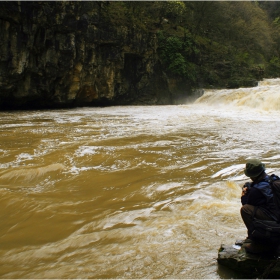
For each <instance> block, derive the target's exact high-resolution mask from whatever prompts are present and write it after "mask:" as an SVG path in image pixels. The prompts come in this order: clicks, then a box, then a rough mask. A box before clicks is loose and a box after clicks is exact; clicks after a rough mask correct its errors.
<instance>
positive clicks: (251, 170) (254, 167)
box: [244, 159, 265, 177]
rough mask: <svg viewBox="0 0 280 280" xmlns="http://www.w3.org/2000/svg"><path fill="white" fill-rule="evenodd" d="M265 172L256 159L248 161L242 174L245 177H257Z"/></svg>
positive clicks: (261, 164)
mask: <svg viewBox="0 0 280 280" xmlns="http://www.w3.org/2000/svg"><path fill="white" fill-rule="evenodd" d="M264 170H265V164H263V163H262V162H261V161H260V160H258V159H249V160H248V161H247V163H246V167H245V169H244V173H245V175H246V176H247V177H258V176H259V175H260V174H261V173H263V171H264Z"/></svg>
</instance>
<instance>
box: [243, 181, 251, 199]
mask: <svg viewBox="0 0 280 280" xmlns="http://www.w3.org/2000/svg"><path fill="white" fill-rule="evenodd" d="M249 188H250V183H249V182H247V183H245V185H244V186H243V187H242V195H241V196H243V195H246V194H247V192H248V191H249Z"/></svg>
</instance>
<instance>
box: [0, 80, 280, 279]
mask: <svg viewBox="0 0 280 280" xmlns="http://www.w3.org/2000/svg"><path fill="white" fill-rule="evenodd" d="M0 116H1V118H0V131H1V142H0V144H1V145H0V159H1V161H0V199H1V202H0V210H1V211H0V217H1V219H0V221H1V227H0V277H1V278H29V279H30V278H122V279H123V278H125V279H128V278H134V279H135V278H142V279H143V278H150V279H151V278H173V279H174V278H177V279H179V278H184V279H186V278H195V279H197V278H212V279H213V278H214V279H223V278H231V277H233V278H234V277H237V276H236V275H235V274H234V272H232V271H228V270H226V269H225V268H223V267H220V266H218V264H217V261H216V258H217V253H218V249H219V247H220V245H221V243H225V244H234V242H235V240H236V239H240V238H244V237H246V230H245V227H244V225H243V223H242V220H241V218H240V214H239V209H240V193H241V186H242V184H243V183H244V182H245V180H246V177H245V176H244V175H243V168H244V164H245V161H246V159H248V158H251V157H258V158H260V159H261V160H262V161H263V162H264V163H265V164H266V167H267V172H268V173H276V174H280V150H279V144H278V143H279V136H280V80H279V79H273V80H265V81H262V82H260V83H259V86H258V87H255V88H247V89H238V90H237V89H236V90H213V91H206V92H205V93H204V95H203V96H202V97H201V98H199V99H198V100H197V101H196V102H195V103H193V104H186V105H176V106H146V107H142V106H126V107H108V108H77V109H71V110H53V111H47V110H45V111H16V112H1V113H0Z"/></svg>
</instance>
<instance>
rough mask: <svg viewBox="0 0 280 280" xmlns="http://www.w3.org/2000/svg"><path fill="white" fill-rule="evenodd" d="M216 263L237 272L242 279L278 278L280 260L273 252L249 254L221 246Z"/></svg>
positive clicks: (232, 246)
mask: <svg viewBox="0 0 280 280" xmlns="http://www.w3.org/2000/svg"><path fill="white" fill-rule="evenodd" d="M217 261H218V263H219V264H220V265H223V266H225V267H227V268H230V269H232V270H234V271H238V273H239V274H241V275H244V278H259V279H268V278H269V279H279V278H280V260H279V259H278V257H277V256H276V254H275V253H273V252H272V253H270V254H249V253H247V252H246V251H245V249H244V248H243V247H240V246H236V245H223V244H222V245H221V247H220V249H219V252H218V258H217Z"/></svg>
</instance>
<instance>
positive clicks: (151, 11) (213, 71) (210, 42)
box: [107, 1, 280, 87]
mask: <svg viewBox="0 0 280 280" xmlns="http://www.w3.org/2000/svg"><path fill="white" fill-rule="evenodd" d="M107 11H108V14H109V15H110V17H111V20H112V21H113V22H115V23H116V24H121V22H122V23H124V22H126V24H127V25H130V24H134V25H137V26H139V27H142V28H143V29H150V30H152V29H155V30H156V31H157V37H158V40H159V48H158V54H159V57H160V59H161V61H162V63H163V65H164V69H165V70H166V72H167V73H168V74H169V75H174V76H177V77H181V78H182V79H186V80H188V81H189V83H191V84H192V85H194V86H200V85H201V86H204V87H205V86H209V85H212V86H214V87H217V86H218V87H219V86H221V87H225V86H226V87H237V86H251V85H252V83H254V80H260V79H261V78H263V77H276V76H279V75H280V61H279V47H280V32H279V31H280V29H279V26H280V2H277V1H275V2H274V1H264V2H262V1H260V2H258V1H245V2H240V1H160V2H111V3H110V4H109V5H108V9H107Z"/></svg>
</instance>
